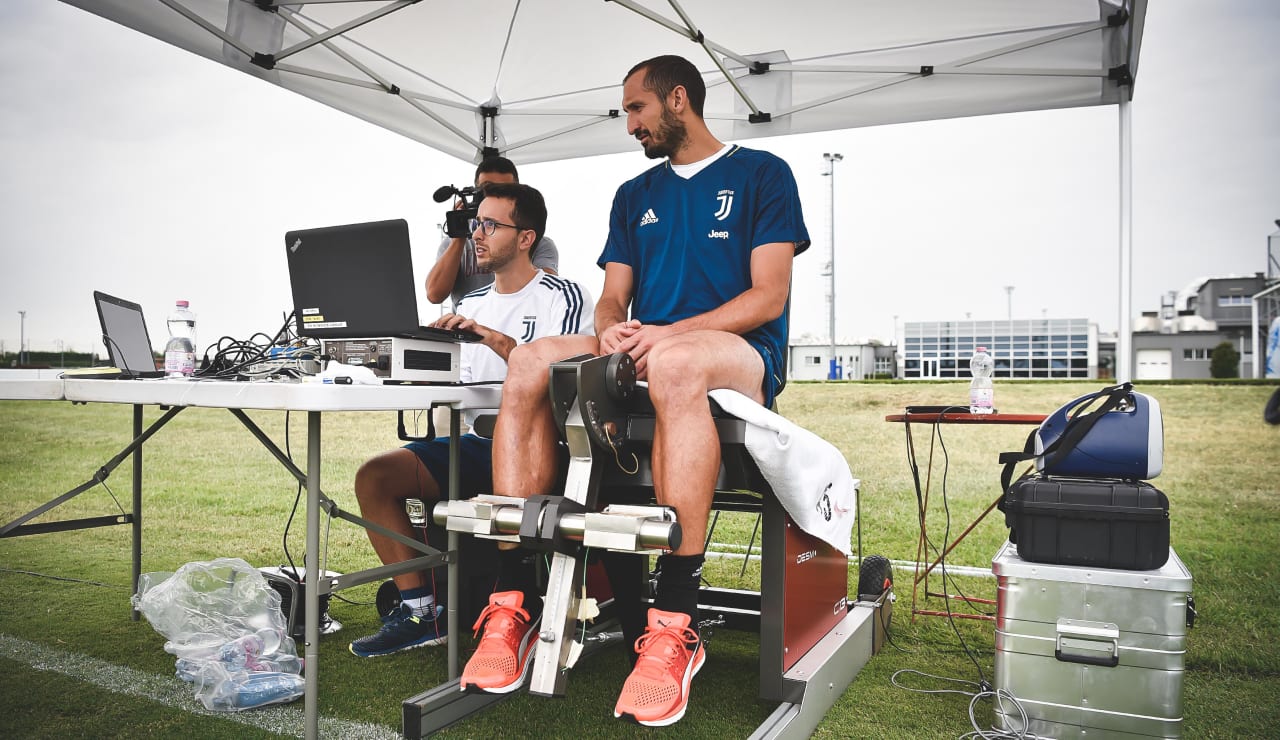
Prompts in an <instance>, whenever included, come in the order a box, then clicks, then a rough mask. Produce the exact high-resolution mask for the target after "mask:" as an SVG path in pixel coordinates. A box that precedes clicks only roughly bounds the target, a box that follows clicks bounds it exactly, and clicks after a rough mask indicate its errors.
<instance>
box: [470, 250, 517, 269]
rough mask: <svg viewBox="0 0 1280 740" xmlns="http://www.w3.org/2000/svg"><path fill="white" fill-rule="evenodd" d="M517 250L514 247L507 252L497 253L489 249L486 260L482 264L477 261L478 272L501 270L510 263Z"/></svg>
mask: <svg viewBox="0 0 1280 740" xmlns="http://www.w3.org/2000/svg"><path fill="white" fill-rule="evenodd" d="M517 251H518V250H516V249H511V250H510V251H508V252H504V253H502V254H498V253H497V252H494V251H493V250H492V249H490V250H489V257H488V260H487V261H486V262H485V263H484V264H483V265H481V264H479V263H477V267H479V268H480V272H482V273H485V274H492V273H495V272H497V271H498V270H501V269H502V268H504V267H506V266H507V265H509V264H511V261H512V260H514V259H515V258H516V252H517Z"/></svg>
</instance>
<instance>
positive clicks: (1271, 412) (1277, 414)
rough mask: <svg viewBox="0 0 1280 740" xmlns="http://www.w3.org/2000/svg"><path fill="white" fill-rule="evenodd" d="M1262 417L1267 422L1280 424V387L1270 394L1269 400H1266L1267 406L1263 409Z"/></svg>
mask: <svg viewBox="0 0 1280 740" xmlns="http://www.w3.org/2000/svg"><path fill="white" fill-rule="evenodd" d="M1262 418H1264V419H1266V420H1267V423H1268V424H1280V388H1277V389H1276V392H1275V393H1272V394H1271V400H1270V401H1267V408H1266V409H1264V410H1263V412H1262Z"/></svg>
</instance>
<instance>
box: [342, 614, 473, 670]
mask: <svg viewBox="0 0 1280 740" xmlns="http://www.w3.org/2000/svg"><path fill="white" fill-rule="evenodd" d="M448 641H449V635H448V625H447V624H446V620H445V616H444V607H442V606H436V608H435V615H434V616H433V617H425V616H423V617H419V616H415V615H414V613H413V609H411V608H409V607H408V606H405V605H404V604H401V605H400V606H399V607H398V608H397V609H396V610H395V611H394V612H392V613H391V614H390V615H389V616H385V617H383V618H382V627H381V628H380V629H379V630H378V631H377V633H375V634H372V635H369V636H368V637H361V638H360V639H358V640H354V641H352V643H351V645H350V649H351V652H352V653H353V654H354V655H358V656H360V657H361V658H373V657H376V656H378V655H390V654H392V653H398V652H400V651H402V650H412V649H413V648H418V647H430V646H433V645H443V644H445V643H446V642H448Z"/></svg>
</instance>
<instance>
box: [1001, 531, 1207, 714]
mask: <svg viewBox="0 0 1280 740" xmlns="http://www.w3.org/2000/svg"><path fill="white" fill-rule="evenodd" d="M991 567H992V570H993V571H994V572H995V575H996V579H997V581H998V583H999V591H998V595H997V606H996V655H995V686H996V688H997V689H1004V690H1007V691H1009V692H1010V693H1012V694H1013V695H1014V696H1016V697H1017V698H1018V701H1019V702H1020V703H1021V704H1022V706H1023V708H1024V709H1025V710H1026V713H1027V718H1028V720H1027V727H1025V728H1022V727H1020V725H1021V718H1020V715H1019V714H1018V712H1017V710H1016V709H1015V708H1013V707H1011V706H1005V707H1000V706H999V703H998V702H997V707H996V722H997V724H998V726H1000V727H1001V728H1002V729H1005V730H1020V729H1025V730H1026V731H1027V732H1033V733H1036V734H1037V735H1040V736H1042V737H1058V738H1065V737H1074V738H1086V737H1087V738H1094V737H1109V738H1111V737H1115V738H1148V737H1167V738H1176V737H1181V736H1182V678H1183V663H1184V660H1183V659H1184V656H1185V653H1186V639H1187V629H1188V626H1189V624H1190V622H1191V618H1192V616H1193V615H1194V609H1193V608H1192V605H1193V603H1194V602H1193V600H1192V599H1191V574H1190V573H1188V572H1187V569H1186V566H1184V565H1183V564H1182V561H1181V560H1179V559H1178V556H1177V554H1176V553H1174V552H1173V551H1172V550H1170V551H1169V559H1168V561H1167V562H1166V563H1165V564H1164V567H1162V568H1160V569H1159V570H1149V571H1133V570H1114V569H1108V568H1089V567H1082V566H1069V565H1046V564H1043V563H1030V562H1027V561H1025V560H1023V559H1021V558H1019V557H1018V554H1017V550H1016V548H1015V547H1014V546H1013V545H1011V544H1009V543H1007V542H1006V543H1005V545H1004V546H1003V547H1002V548H1001V549H1000V552H998V553H997V554H996V557H995V558H994V559H993V560H992V562H991Z"/></svg>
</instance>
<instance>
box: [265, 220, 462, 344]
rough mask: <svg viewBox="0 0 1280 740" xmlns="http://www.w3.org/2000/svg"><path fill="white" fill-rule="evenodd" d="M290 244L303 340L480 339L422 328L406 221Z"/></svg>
mask: <svg viewBox="0 0 1280 740" xmlns="http://www.w3.org/2000/svg"><path fill="white" fill-rule="evenodd" d="M284 243H285V255H286V257H287V259H288V261H289V282H290V284H291V286H292V288H293V306H294V310H295V316H296V319H297V327H298V335H299V336H304V337H315V338H317V339H358V338H365V337H412V338H416V339H433V340H436V341H446V342H474V341H477V340H479V339H480V335H478V334H475V333H473V332H469V331H455V330H446V329H436V328H433V327H428V326H421V325H419V323H418V298H417V288H416V286H415V285H414V282H413V260H412V257H411V256H410V253H409V225H408V224H407V223H405V221H404V219H396V220H393V221H375V222H371V223H363V224H347V225H345V226H328V227H325V228H320V229H301V230H298V231H290V232H288V233H287V234H285V236H284Z"/></svg>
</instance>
